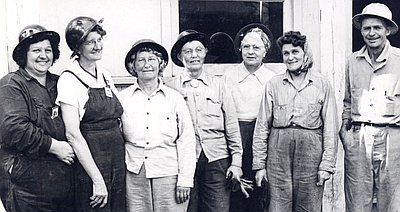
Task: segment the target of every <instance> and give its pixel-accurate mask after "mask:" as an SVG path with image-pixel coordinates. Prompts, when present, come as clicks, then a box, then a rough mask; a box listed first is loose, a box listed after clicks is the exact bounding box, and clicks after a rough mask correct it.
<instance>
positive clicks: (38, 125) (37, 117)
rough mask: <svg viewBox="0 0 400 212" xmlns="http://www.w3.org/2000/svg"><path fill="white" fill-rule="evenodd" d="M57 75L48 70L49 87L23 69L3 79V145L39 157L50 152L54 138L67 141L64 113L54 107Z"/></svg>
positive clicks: (0, 127) (0, 89)
mask: <svg viewBox="0 0 400 212" xmlns="http://www.w3.org/2000/svg"><path fill="white" fill-rule="evenodd" d="M57 80H58V76H57V75H54V74H51V73H50V72H47V76H46V86H43V85H41V84H40V83H39V82H38V81H37V80H36V79H35V78H33V77H32V76H31V75H29V73H28V72H27V71H26V70H25V69H22V68H20V69H19V70H17V71H16V72H12V73H9V74H7V75H6V76H4V77H3V78H2V79H1V80H0V99H1V101H0V135H1V136H0V138H1V139H0V140H1V145H2V148H3V147H4V148H5V149H9V150H10V151H13V152H16V153H18V154H22V155H24V156H27V157H30V158H37V157H40V156H44V155H46V154H48V151H49V149H50V146H51V139H52V138H55V139H57V140H59V141H66V138H65V130H64V124H63V122H62V120H61V117H60V116H61V113H60V112H59V111H58V108H57V107H55V104H54V101H55V98H56V96H57V86H56V84H57Z"/></svg>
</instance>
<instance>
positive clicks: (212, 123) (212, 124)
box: [205, 94, 224, 130]
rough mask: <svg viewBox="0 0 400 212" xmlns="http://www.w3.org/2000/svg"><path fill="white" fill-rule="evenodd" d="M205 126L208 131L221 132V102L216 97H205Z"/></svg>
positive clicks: (222, 126)
mask: <svg viewBox="0 0 400 212" xmlns="http://www.w3.org/2000/svg"><path fill="white" fill-rule="evenodd" d="M206 107H207V108H206V114H205V119H206V126H205V127H207V128H208V129H216V130H223V129H224V122H223V114H222V102H221V100H220V99H219V98H218V96H217V95H213V94H208V95H207V96H206Z"/></svg>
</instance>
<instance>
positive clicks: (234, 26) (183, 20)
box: [179, 0, 283, 62]
mask: <svg viewBox="0 0 400 212" xmlns="http://www.w3.org/2000/svg"><path fill="white" fill-rule="evenodd" d="M254 22H256V23H262V24H264V25H265V26H267V27H268V28H269V29H270V31H271V32H272V34H273V38H272V43H273V46H272V49H271V51H270V52H269V53H268V56H267V62H282V57H281V54H280V51H279V47H278V46H277V44H276V42H275V40H276V39H277V38H278V37H279V36H281V35H282V33H283V0H269V1H265V0H264V1H249V0H247V1H244V0H242V1H223V0H214V1H207V0H203V1H198V0H180V1H179V31H183V30H185V29H194V30H197V31H199V32H203V33H205V34H207V35H209V36H210V37H211V36H212V35H213V34H214V33H217V32H223V33H224V34H225V33H226V34H228V35H229V36H230V37H231V38H232V40H234V39H235V36H236V33H237V32H238V31H239V30H240V29H241V28H242V27H243V26H245V25H247V24H250V23H254Z"/></svg>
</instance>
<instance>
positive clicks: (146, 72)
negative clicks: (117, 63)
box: [119, 39, 196, 212]
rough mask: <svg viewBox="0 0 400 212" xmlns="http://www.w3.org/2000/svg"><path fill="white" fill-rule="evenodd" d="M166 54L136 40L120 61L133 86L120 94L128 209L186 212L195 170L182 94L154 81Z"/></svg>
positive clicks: (190, 129)
mask: <svg viewBox="0 0 400 212" xmlns="http://www.w3.org/2000/svg"><path fill="white" fill-rule="evenodd" d="M167 63H168V53H167V51H166V50H165V49H164V47H162V46H161V45H159V44H157V43H155V42H154V41H152V40H148V39H143V40H139V41H137V42H136V43H135V44H134V45H133V47H132V48H131V50H130V51H129V52H128V54H127V56H126V59H125V66H126V68H127V70H128V71H129V72H130V73H131V74H132V75H133V76H134V77H137V78H138V79H137V81H136V82H135V83H134V84H133V85H131V86H130V87H128V88H126V89H125V90H123V91H121V92H120V94H119V99H120V101H121V104H122V106H123V108H124V113H123V115H122V117H121V118H122V124H123V133H124V137H125V140H126V143H125V148H126V165H127V175H126V183H127V191H126V198H127V199H126V202H127V210H128V211H130V212H134V211H171V212H177V211H186V209H187V205H188V199H189V194H190V188H191V187H193V176H194V172H195V167H196V150H195V148H196V139H195V135H194V130H193V124H192V121H191V118H190V114H189V110H188V108H187V106H186V103H185V100H184V99H183V97H182V95H181V94H179V93H178V92H177V91H175V90H173V89H171V88H168V87H166V86H164V85H163V84H162V82H161V81H160V80H159V76H161V75H162V71H163V69H164V68H165V67H166V65H167Z"/></svg>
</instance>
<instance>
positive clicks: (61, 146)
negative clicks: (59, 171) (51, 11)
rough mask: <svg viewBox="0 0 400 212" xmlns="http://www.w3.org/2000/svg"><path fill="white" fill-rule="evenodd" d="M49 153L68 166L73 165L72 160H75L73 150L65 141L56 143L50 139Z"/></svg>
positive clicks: (56, 141)
mask: <svg viewBox="0 0 400 212" xmlns="http://www.w3.org/2000/svg"><path fill="white" fill-rule="evenodd" d="M49 153H51V154H54V155H56V156H57V158H58V159H59V160H61V161H62V162H64V163H66V164H68V165H71V164H73V163H74V158H75V154H74V150H73V149H72V147H71V146H70V145H69V144H68V143H67V142H65V141H58V140H56V139H54V138H52V139H51V146H50V149H49Z"/></svg>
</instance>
